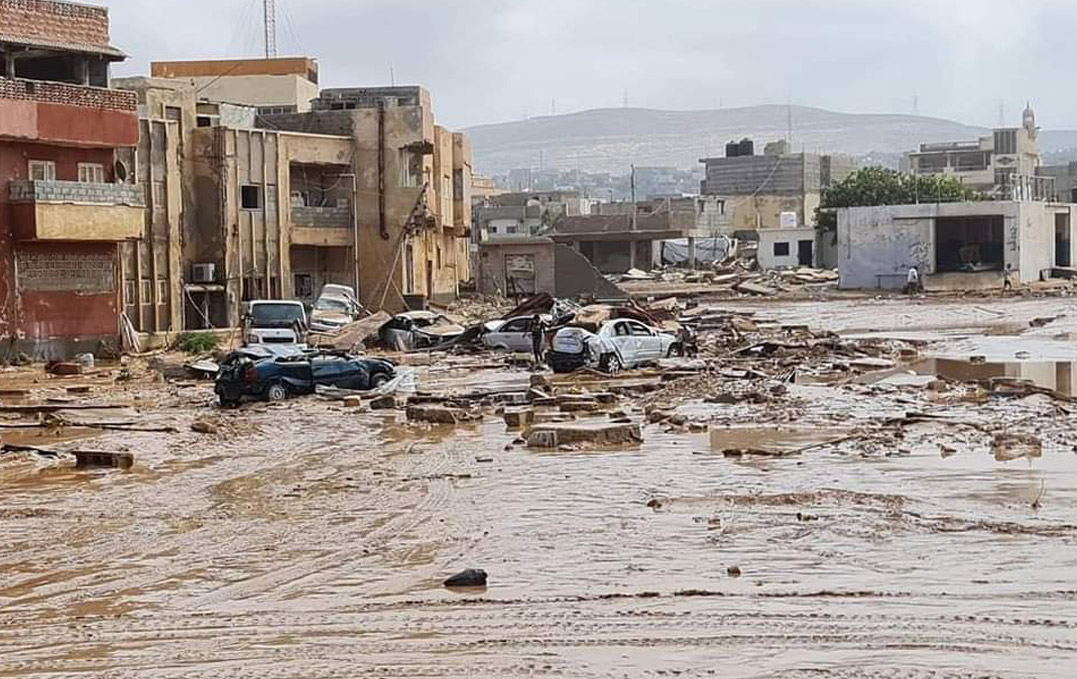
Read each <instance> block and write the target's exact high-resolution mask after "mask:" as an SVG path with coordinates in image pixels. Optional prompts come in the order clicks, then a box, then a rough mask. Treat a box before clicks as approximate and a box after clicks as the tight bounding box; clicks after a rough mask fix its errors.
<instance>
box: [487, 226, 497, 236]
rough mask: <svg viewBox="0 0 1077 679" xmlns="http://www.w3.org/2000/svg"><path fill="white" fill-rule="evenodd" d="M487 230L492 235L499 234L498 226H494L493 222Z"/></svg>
mask: <svg viewBox="0 0 1077 679" xmlns="http://www.w3.org/2000/svg"><path fill="white" fill-rule="evenodd" d="M486 230H487V231H489V232H490V235H492V236H496V235H497V227H496V226H494V225H493V224H491V225H490V226H489V227H488V228H487V229H486Z"/></svg>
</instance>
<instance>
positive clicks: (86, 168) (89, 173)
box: [79, 163, 105, 184]
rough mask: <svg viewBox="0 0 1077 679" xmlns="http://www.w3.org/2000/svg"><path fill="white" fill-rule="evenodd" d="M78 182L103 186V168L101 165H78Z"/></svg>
mask: <svg viewBox="0 0 1077 679" xmlns="http://www.w3.org/2000/svg"><path fill="white" fill-rule="evenodd" d="M79 181H80V182H82V183H83V184H104V183H105V166H104V165H102V164H101V163H79Z"/></svg>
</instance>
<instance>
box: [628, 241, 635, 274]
mask: <svg viewBox="0 0 1077 679" xmlns="http://www.w3.org/2000/svg"><path fill="white" fill-rule="evenodd" d="M628 268H629V269H635V268H636V241H634V240H630V241H628Z"/></svg>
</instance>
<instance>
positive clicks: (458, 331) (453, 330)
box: [415, 323, 464, 337]
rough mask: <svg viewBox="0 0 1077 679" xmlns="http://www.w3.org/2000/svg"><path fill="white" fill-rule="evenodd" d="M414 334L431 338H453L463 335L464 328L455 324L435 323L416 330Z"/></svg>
mask: <svg viewBox="0 0 1077 679" xmlns="http://www.w3.org/2000/svg"><path fill="white" fill-rule="evenodd" d="M415 332H418V333H421V334H423V335H430V336H432V337H454V336H457V335H463V334H464V326H462V325H457V324H455V323H435V324H434V325H428V326H426V327H425V328H416V329H415Z"/></svg>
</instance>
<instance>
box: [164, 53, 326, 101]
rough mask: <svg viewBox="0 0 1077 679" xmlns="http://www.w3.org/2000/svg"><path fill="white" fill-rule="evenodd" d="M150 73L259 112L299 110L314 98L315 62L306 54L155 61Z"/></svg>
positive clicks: (206, 97)
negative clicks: (282, 56) (264, 57)
mask: <svg viewBox="0 0 1077 679" xmlns="http://www.w3.org/2000/svg"><path fill="white" fill-rule="evenodd" d="M150 75H152V76H153V77H154V78H167V79H172V80H180V81H182V82H185V83H187V84H188V85H191V86H192V87H193V88H194V89H195V91H196V92H197V96H198V98H199V99H204V100H209V101H215V102H228V103H232V104H244V105H246V106H253V107H255V108H257V109H258V112H259V113H261V114H273V113H303V112H306V111H309V110H310V108H311V102H312V101H313V100H314V99H317V98H318V62H317V61H315V60H314V59H311V58H309V57H285V58H276V59H225V60H211V61H158V62H154V63H152V64H151V65H150Z"/></svg>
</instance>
